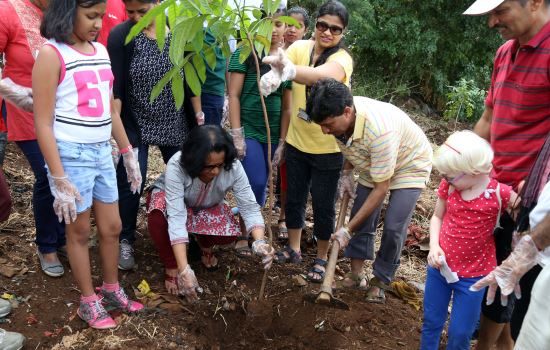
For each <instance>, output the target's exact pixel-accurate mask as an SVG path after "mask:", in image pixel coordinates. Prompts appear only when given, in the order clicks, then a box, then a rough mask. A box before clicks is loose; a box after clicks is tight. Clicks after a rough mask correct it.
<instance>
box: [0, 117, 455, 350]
mask: <svg viewBox="0 0 550 350" xmlns="http://www.w3.org/2000/svg"><path fill="white" fill-rule="evenodd" d="M415 119H416V120H417V122H419V124H421V126H422V127H423V129H424V130H427V131H428V136H429V137H430V140H431V141H432V142H434V143H441V142H442V141H443V140H444V139H445V137H446V136H447V135H448V133H449V131H450V130H449V129H448V126H447V124H445V123H437V125H434V122H433V120H432V119H429V120H428V119H426V118H422V117H419V116H415ZM423 124H424V125H423ZM155 152H156V153H155V156H157V157H158V158H160V157H159V153H158V151H155ZM150 159H151V158H150ZM159 162H162V161H156V163H155V161H152V162H151V165H150V166H151V169H152V170H151V171H150V174H149V177H148V180H149V181H151V180H152V179H154V177H155V176H156V175H158V173H160V172H161V171H162V164H159ZM4 171H5V173H6V177H7V179H8V182H9V184H10V187H11V193H12V198H13V201H14V209H13V213H12V215H11V217H10V219H9V221H7V222H4V223H2V224H0V268H1V269H0V295H1V294H2V293H8V294H12V295H14V296H16V297H17V300H18V306H17V308H15V309H14V310H13V311H12V313H11V314H10V315H9V318H5V319H3V321H5V323H3V324H0V327H2V328H4V329H6V330H9V331H17V332H21V333H23V334H24V335H25V336H26V337H27V342H26V345H25V349H50V348H55V349H119V348H125V349H153V348H156V349H212V350H215V349H417V348H418V347H419V339H420V329H421V321H422V311H421V309H420V310H416V309H415V308H414V307H412V306H411V305H409V304H407V303H406V302H405V301H403V300H401V299H399V298H398V297H396V296H394V295H392V294H391V293H387V294H386V296H387V300H386V303H385V304H370V303H367V302H365V292H362V291H358V290H351V289H350V290H347V289H346V290H339V291H336V293H335V296H336V297H338V298H339V299H341V300H343V301H345V302H346V303H348V304H349V306H350V308H351V310H350V311H346V310H341V309H336V308H330V307H327V306H323V305H315V304H311V303H308V302H305V301H304V300H303V297H304V295H305V294H307V293H311V292H312V291H314V290H315V289H317V288H318V287H319V285H318V284H313V283H303V282H304V281H303V279H302V278H301V277H300V276H305V273H306V268H307V267H309V266H310V264H311V262H312V261H313V257H314V256H313V252H314V248H313V247H312V246H311V245H308V244H307V243H306V241H305V240H304V264H302V265H300V266H298V265H274V267H273V268H272V269H271V270H270V271H269V274H268V281H267V287H266V301H262V302H261V303H260V305H267V308H268V309H261V308H260V309H256V311H255V312H253V314H252V315H248V317H247V314H246V311H247V308H248V305H249V303H250V302H251V301H252V300H255V299H256V298H257V297H258V291H259V287H260V283H261V279H262V275H263V270H262V268H261V266H260V261H259V260H258V259H256V258H250V259H242V258H238V257H236V256H235V255H234V254H233V252H232V251H231V250H230V249H228V250H219V251H218V252H217V253H216V254H217V256H218V257H219V260H220V269H218V270H217V271H214V272H208V271H206V269H205V268H203V267H202V265H201V263H200V261H195V262H192V263H191V265H192V267H193V269H194V270H195V273H196V275H197V277H198V279H199V283H200V285H201V286H202V287H203V289H204V292H203V293H202V294H201V295H200V300H199V301H198V302H197V303H195V304H191V305H189V304H187V303H186V302H185V300H176V301H174V299H175V298H172V299H171V302H169V303H165V304H163V305H164V306H163V305H160V307H159V305H157V306H155V307H153V306H151V307H149V308H147V310H146V311H145V312H143V313H141V314H139V315H133V316H129V317H128V316H126V315H120V314H117V315H115V316H116V319H117V320H118V321H119V323H120V325H119V326H118V327H117V328H116V329H114V330H111V331H97V330H92V329H90V328H88V327H87V326H86V325H85V323H84V322H82V321H81V320H80V319H79V318H78V316H76V309H77V307H78V303H77V301H78V298H79V291H78V289H77V286H76V284H75V281H74V279H73V277H72V275H71V273H70V267H69V265H68V262H67V261H66V260H62V262H63V264H64V266H65V275H64V276H63V277H61V278H50V277H47V276H45V275H44V274H43V273H42V272H41V271H40V265H39V262H38V258H37V255H36V247H35V245H34V243H33V239H34V221H33V218H32V210H31V208H32V204H31V195H32V183H33V177H32V172H31V171H30V169H29V167H28V164H27V162H26V160H25V158H24V156H23V155H22V154H21V152H20V151H19V149H18V148H17V146H15V145H14V144H11V143H10V144H9V145H8V150H7V156H6V163H5V165H4ZM435 185H437V181H432V184H431V189H432V190H427V191H425V194H423V196H422V197H421V199H420V201H419V204H418V206H417V210H416V212H415V215H414V217H413V222H412V225H415V227H417V229H418V230H420V231H423V232H427V228H428V226H427V225H428V220H429V216H430V215H431V208H432V207H433V203H434V201H433V200H434V198H435V197H434V194H433V188H434V186H435ZM310 211H311V210H310V209H308V215H309V216H310V215H311V212H310ZM276 219H277V217H276V216H273V220H272V230H273V233H274V235H275V236H276V234H277V224H276V222H277V220H276ZM308 220H309V221H308V222H309V224H308V225H307V227H306V235H304V236H306V237H307V236H310V235H311V228H312V224H311V223H310V222H311V217H308ZM90 245H91V254H90V256H91V258H92V267H93V270H92V275H93V280H94V284H95V285H100V283H101V278H100V275H101V271H100V266H99V261H98V248H97V242H95V240H93V239H92V240H91V241H90ZM279 246H280V245H279ZM425 256H426V253H425V252H421V251H420V250H419V249H418V248H416V247H414V246H412V247H408V248H405V249H404V251H403V256H402V264H401V267H400V268H399V271H398V273H397V276H398V278H401V279H404V280H406V281H407V282H410V283H412V282H416V283H422V282H424V278H425V276H424V271H425ZM135 257H136V260H137V262H138V267H137V268H136V269H135V270H134V271H129V272H123V271H121V272H120V275H119V279H120V282H121V283H122V285H123V286H124V287H125V289H126V291H127V292H128V294H129V295H130V296H131V297H132V298H135V293H136V291H137V289H136V288H137V286H138V285H139V284H140V282H141V281H142V280H146V281H147V282H148V283H149V285H150V287H151V290H152V291H153V292H155V293H162V292H164V282H163V278H164V274H163V267H162V265H161V263H160V260H159V258H158V254H157V253H156V251H155V249H154V246H153V244H152V242H151V239H150V237H149V236H148V234H147V228H146V224H145V221H144V212H143V207H142V209H141V212H140V220H139V223H138V237H137V241H136V245H135ZM6 269H8V270H6ZM348 269H349V262H348V261H346V259H340V260H339V262H338V266H337V278H339V279H341V278H342V276H343V274H344V273H345V272H346V271H348ZM2 271H4V272H11V273H14V274H15V275H14V276H13V277H11V278H7V277H5V276H4V273H2ZM366 271H367V272H370V265H369V264H366ZM303 284H304V285H303ZM167 304H168V305H167ZM150 305H152V304H150ZM250 310H253V307H251V308H250ZM262 315H264V316H263V317H262ZM265 315H267V316H265ZM0 322H2V320H0Z"/></svg>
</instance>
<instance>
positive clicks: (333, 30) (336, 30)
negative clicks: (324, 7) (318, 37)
mask: <svg viewBox="0 0 550 350" xmlns="http://www.w3.org/2000/svg"><path fill="white" fill-rule="evenodd" d="M315 28H316V29H317V30H318V31H320V32H322V33H324V32H326V31H327V29H330V34H332V35H340V34H342V31H344V28H342V27H339V26H331V25H329V24H328V23H326V22H323V21H317V23H315Z"/></svg>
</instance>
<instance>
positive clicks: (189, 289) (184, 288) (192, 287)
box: [178, 265, 201, 302]
mask: <svg viewBox="0 0 550 350" xmlns="http://www.w3.org/2000/svg"><path fill="white" fill-rule="evenodd" d="M178 287H179V288H180V290H179V292H180V293H181V294H183V295H185V297H186V298H187V300H188V301H189V302H194V301H197V300H198V299H199V297H198V295H197V292H198V291H200V290H201V287H200V286H199V281H197V277H196V276H195V272H194V271H193V270H192V269H191V266H189V265H187V266H186V267H185V269H183V271H179V272H178Z"/></svg>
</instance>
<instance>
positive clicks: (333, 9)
mask: <svg viewBox="0 0 550 350" xmlns="http://www.w3.org/2000/svg"><path fill="white" fill-rule="evenodd" d="M325 15H331V16H337V17H338V18H340V21H342V24H343V25H344V28H346V27H347V26H348V21H349V13H348V10H347V9H346V7H345V6H344V5H343V4H342V3H341V2H340V1H336V0H329V1H327V2H325V3H324V4H323V5H321V7H319V10H318V11H317V16H316V17H315V18H319V17H322V16H325ZM340 49H344V50H347V49H346V47H345V45H344V40H343V39H342V40H340V42H339V43H338V45H336V46H334V47H331V48H329V49H326V50H324V51H323V53H321V55H319V58H317V61H315V65H314V67H317V66H320V65H323V64H325V63H326V62H327V60H328V58H329V57H330V56H331V55H332V54H334V53H336V52H338V51H339V50H340Z"/></svg>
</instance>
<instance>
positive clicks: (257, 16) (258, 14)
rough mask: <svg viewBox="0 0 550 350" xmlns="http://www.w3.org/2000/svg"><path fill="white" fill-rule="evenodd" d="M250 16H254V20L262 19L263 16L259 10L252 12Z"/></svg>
mask: <svg viewBox="0 0 550 350" xmlns="http://www.w3.org/2000/svg"><path fill="white" fill-rule="evenodd" d="M252 14H253V15H254V18H256V19H262V16H263V15H264V14H263V13H262V11H261V10H260V9H254V10H252Z"/></svg>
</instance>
